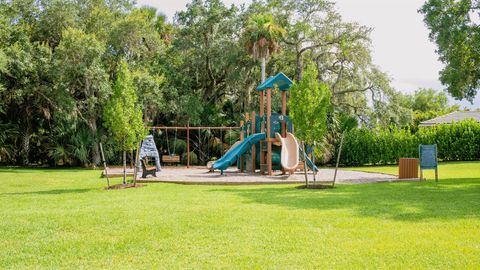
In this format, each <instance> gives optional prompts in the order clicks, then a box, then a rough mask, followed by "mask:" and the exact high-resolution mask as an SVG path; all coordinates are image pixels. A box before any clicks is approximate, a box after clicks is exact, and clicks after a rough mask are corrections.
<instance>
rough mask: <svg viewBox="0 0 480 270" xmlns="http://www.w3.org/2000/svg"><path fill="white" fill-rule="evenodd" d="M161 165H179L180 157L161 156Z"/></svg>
mask: <svg viewBox="0 0 480 270" xmlns="http://www.w3.org/2000/svg"><path fill="white" fill-rule="evenodd" d="M162 162H163V163H180V156H178V155H163V156H162Z"/></svg>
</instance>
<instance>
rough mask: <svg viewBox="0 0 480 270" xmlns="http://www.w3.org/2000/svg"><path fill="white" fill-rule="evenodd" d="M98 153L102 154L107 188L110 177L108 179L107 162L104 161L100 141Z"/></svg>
mask: <svg viewBox="0 0 480 270" xmlns="http://www.w3.org/2000/svg"><path fill="white" fill-rule="evenodd" d="M100 153H101V154H102V162H103V168H104V169H105V177H106V178H107V188H110V179H108V171H107V162H106V161H105V155H104V154H103V146H102V143H100Z"/></svg>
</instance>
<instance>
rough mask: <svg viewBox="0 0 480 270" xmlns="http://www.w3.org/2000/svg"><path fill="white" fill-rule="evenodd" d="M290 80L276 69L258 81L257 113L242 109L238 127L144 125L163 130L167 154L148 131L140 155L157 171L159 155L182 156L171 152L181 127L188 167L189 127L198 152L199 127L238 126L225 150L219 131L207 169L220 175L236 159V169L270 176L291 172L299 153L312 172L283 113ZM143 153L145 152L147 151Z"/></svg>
mask: <svg viewBox="0 0 480 270" xmlns="http://www.w3.org/2000/svg"><path fill="white" fill-rule="evenodd" d="M292 84H293V82H292V81H291V80H290V79H289V78H288V77H287V76H286V75H285V74H283V73H278V74H277V75H275V76H272V77H270V78H268V79H267V80H266V81H265V82H263V83H262V84H260V85H259V86H258V87H257V88H256V90H257V92H258V93H259V97H260V102H259V103H260V108H259V113H258V115H257V113H256V112H255V111H253V112H251V114H249V113H246V114H245V119H244V120H242V121H240V126H238V127H191V126H190V125H189V124H188V125H187V126H183V127H167V126H151V127H147V128H148V129H150V130H153V131H155V130H161V131H164V132H165V137H166V140H167V150H168V155H165V154H163V155H159V153H158V152H157V151H153V148H155V150H156V147H155V143H154V140H153V136H152V135H150V136H147V137H146V139H145V140H144V141H143V142H142V145H141V150H140V159H143V158H144V157H153V158H154V159H155V163H156V167H157V171H160V159H161V161H162V162H163V163H179V162H180V160H181V159H182V158H181V157H180V156H179V155H178V153H175V149H176V144H177V133H178V131H179V130H181V131H186V151H185V153H186V166H187V168H189V167H190V165H191V164H190V155H191V146H190V142H191V138H190V136H191V134H190V133H191V131H198V145H197V149H198V153H199V155H200V154H201V145H200V144H201V141H202V140H201V138H200V137H201V131H202V130H209V131H212V130H219V131H220V132H222V133H221V134H223V131H225V130H230V131H232V130H239V131H240V134H239V140H238V141H237V142H235V143H232V142H230V143H229V144H228V146H229V147H230V149H228V151H223V141H222V135H220V143H221V145H222V151H221V158H220V159H218V160H215V161H213V162H209V163H207V168H208V169H210V170H212V171H213V170H219V171H220V172H221V174H222V175H223V172H224V171H225V170H226V169H227V168H229V167H230V166H232V165H235V163H236V165H237V167H238V169H239V170H240V172H245V171H249V172H252V173H256V172H257V171H259V172H260V173H261V174H265V175H269V176H271V175H273V171H275V170H277V171H278V170H281V171H282V174H285V173H287V172H288V173H290V174H292V173H294V172H295V170H296V169H297V168H298V167H299V161H300V157H302V159H303V160H304V161H305V162H306V166H307V167H308V168H309V169H311V170H312V171H313V172H314V174H315V173H316V172H317V171H318V168H317V167H316V166H315V164H314V162H313V161H312V160H310V159H309V157H308V156H307V154H306V153H304V151H303V150H302V149H300V147H299V143H298V141H297V139H296V138H295V136H294V128H293V124H292V121H291V120H290V118H289V117H288V115H287V95H288V90H289V89H290V87H291V85H292ZM275 89H278V91H279V92H280V94H281V113H280V114H279V113H275V112H272V92H273V90H275ZM169 130H170V132H171V131H173V130H174V134H175V137H174V141H173V151H171V147H170V144H171V142H169V137H168V131H169ZM210 138H211V137H210ZM152 145H153V146H152ZM152 147H153V148H152ZM207 149H208V145H207ZM164 150H165V149H164ZM225 150H226V149H225ZM145 153H149V154H148V155H147V154H145ZM209 158H210V156H209ZM207 161H208V160H207ZM139 166H140V165H139ZM142 169H143V168H142Z"/></svg>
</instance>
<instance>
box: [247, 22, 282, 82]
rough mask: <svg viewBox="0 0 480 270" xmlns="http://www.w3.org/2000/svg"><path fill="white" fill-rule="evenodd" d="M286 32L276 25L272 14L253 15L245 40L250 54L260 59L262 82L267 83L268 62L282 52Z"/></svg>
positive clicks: (248, 23) (248, 24)
mask: <svg viewBox="0 0 480 270" xmlns="http://www.w3.org/2000/svg"><path fill="white" fill-rule="evenodd" d="M286 33H287V32H286V31H285V30H284V29H283V28H282V27H281V26H280V25H278V24H277V23H275V21H274V19H273V16H272V14H268V13H262V14H256V15H253V16H252V17H251V18H250V19H249V20H248V22H247V26H246V28H245V33H244V39H245V46H246V48H247V50H248V53H249V54H250V55H252V56H253V57H254V58H256V59H260V61H261V67H262V77H261V78H262V82H264V81H265V67H266V61H267V59H268V58H269V57H270V55H272V54H273V53H276V52H278V51H280V43H279V42H280V39H282V38H284V37H285V36H286Z"/></svg>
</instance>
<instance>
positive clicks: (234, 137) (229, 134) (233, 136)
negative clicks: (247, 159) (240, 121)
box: [223, 130, 240, 145]
mask: <svg viewBox="0 0 480 270" xmlns="http://www.w3.org/2000/svg"><path fill="white" fill-rule="evenodd" d="M238 140H240V132H238V131H237V130H228V131H226V132H225V136H224V138H223V142H224V143H227V144H229V145H232V144H234V143H235V142H236V141H238Z"/></svg>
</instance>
